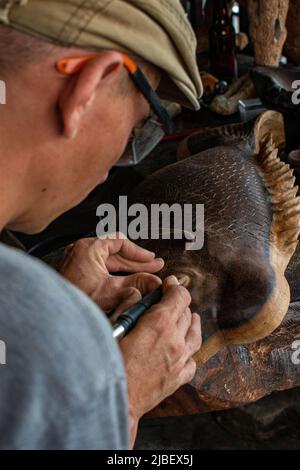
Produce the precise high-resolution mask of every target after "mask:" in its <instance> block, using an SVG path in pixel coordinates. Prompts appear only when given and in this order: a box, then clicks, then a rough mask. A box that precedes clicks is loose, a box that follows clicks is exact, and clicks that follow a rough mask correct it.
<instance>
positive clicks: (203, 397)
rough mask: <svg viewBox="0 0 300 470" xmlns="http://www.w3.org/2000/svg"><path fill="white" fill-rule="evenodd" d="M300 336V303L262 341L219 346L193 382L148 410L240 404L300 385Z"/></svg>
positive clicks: (161, 412)
mask: <svg viewBox="0 0 300 470" xmlns="http://www.w3.org/2000/svg"><path fill="white" fill-rule="evenodd" d="M299 339H300V304H298V306H297V307H291V308H290V309H289V312H288V314H287V315H286V317H285V319H284V321H283V323H282V325H281V326H280V327H279V328H278V329H277V330H276V331H275V332H274V333H273V334H272V335H271V336H268V337H267V338H265V339H264V340H262V341H258V342H256V343H253V344H250V345H246V346H233V347H229V348H226V349H224V350H222V351H220V352H219V353H218V354H217V355H216V356H214V357H212V358H211V359H210V360H209V361H208V362H207V363H206V364H205V365H204V366H203V367H200V368H198V370H197V373H196V376H195V379H194V380H193V382H192V383H191V384H189V385H187V386H185V387H182V388H181V389H180V390H179V391H178V392H177V393H175V395H173V396H172V397H170V398H168V399H167V400H165V401H164V403H162V404H161V405H160V406H159V407H157V408H156V409H155V410H153V411H152V412H151V413H149V415H148V417H159V416H161V417H162V416H180V415H186V414H189V415H192V414H198V413H206V412H208V411H215V410H224V409H229V408H235V407H240V406H243V405H246V404H248V403H251V402H255V401H257V400H259V399H260V398H262V397H264V396H266V395H269V394H271V393H272V392H275V391H280V390H286V389H291V388H294V387H298V386H300V364H298V365H297V364H293V362H292V355H293V353H294V350H293V349H292V344H293V343H294V341H297V340H299Z"/></svg>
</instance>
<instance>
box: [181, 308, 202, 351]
mask: <svg viewBox="0 0 300 470" xmlns="http://www.w3.org/2000/svg"><path fill="white" fill-rule="evenodd" d="M185 341H186V347H187V356H188V357H187V359H188V358H189V357H191V356H193V355H194V354H196V353H197V352H198V351H199V349H200V348H201V345H202V330H201V319H200V315H198V313H193V314H192V320H191V326H190V328H189V330H188V332H187V334H186V337H185Z"/></svg>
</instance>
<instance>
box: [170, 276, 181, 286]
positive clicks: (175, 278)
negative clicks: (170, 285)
mask: <svg viewBox="0 0 300 470" xmlns="http://www.w3.org/2000/svg"><path fill="white" fill-rule="evenodd" d="M169 279H170V280H172V281H173V282H176V284H178V285H179V281H178V279H177V277H176V276H173V275H172V276H170V278H169Z"/></svg>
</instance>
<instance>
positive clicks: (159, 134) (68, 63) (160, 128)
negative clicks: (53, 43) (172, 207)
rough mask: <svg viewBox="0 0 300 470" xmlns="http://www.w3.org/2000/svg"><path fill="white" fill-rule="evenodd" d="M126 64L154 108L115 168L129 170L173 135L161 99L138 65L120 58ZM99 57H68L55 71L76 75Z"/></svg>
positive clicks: (133, 136) (168, 117)
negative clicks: (86, 64)
mask: <svg viewBox="0 0 300 470" xmlns="http://www.w3.org/2000/svg"><path fill="white" fill-rule="evenodd" d="M121 55H122V58H123V64H124V66H125V68H126V70H127V71H128V73H129V76H130V77H131V79H132V81H133V83H134V84H135V86H136V87H137V89H138V90H139V91H140V92H141V93H142V94H143V96H144V98H145V99H146V100H147V101H148V103H149V104H150V107H151V111H152V113H151V115H150V117H149V118H148V119H147V120H146V122H145V124H144V125H143V127H141V128H138V129H134V131H133V135H132V137H131V138H130V140H129V142H128V145H127V147H126V150H125V152H124V154H123V155H122V156H121V158H120V160H119V161H118V162H117V163H116V166H130V165H137V164H138V163H140V162H141V161H142V160H143V159H144V158H145V157H147V155H149V153H150V152H152V150H153V149H154V148H155V147H156V146H157V145H158V144H159V142H160V141H161V140H162V139H163V137H164V136H165V135H166V134H171V133H172V132H173V123H172V120H171V117H170V115H169V113H168V111H167V110H166V108H165V107H164V106H163V104H162V102H161V100H160V98H159V96H158V95H157V93H156V92H155V91H154V90H153V88H152V87H151V85H150V83H149V82H148V80H147V79H146V77H145V75H144V74H143V72H142V71H141V69H140V68H139V67H138V66H137V64H136V63H135V62H134V61H133V60H132V59H131V58H130V57H128V56H127V55H126V54H121ZM96 57H97V54H91V55H87V56H80V57H67V58H64V59H61V60H60V61H58V62H57V63H56V69H57V70H58V72H59V73H61V74H63V75H75V74H76V73H78V72H79V71H80V69H81V68H82V67H83V66H84V64H85V63H86V62H88V61H90V60H93V59H95V58H96Z"/></svg>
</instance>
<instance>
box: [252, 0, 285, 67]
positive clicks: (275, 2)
mask: <svg viewBox="0 0 300 470" xmlns="http://www.w3.org/2000/svg"><path fill="white" fill-rule="evenodd" d="M288 9H289V0H249V1H248V13H249V20H250V33H251V36H252V40H253V43H254V53H255V62H256V65H271V66H278V65H279V61H280V58H281V55H282V49H283V46H284V43H285V40H286V37H287V30H286V19H287V14H288Z"/></svg>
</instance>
